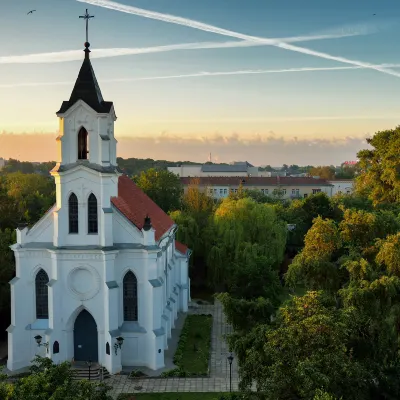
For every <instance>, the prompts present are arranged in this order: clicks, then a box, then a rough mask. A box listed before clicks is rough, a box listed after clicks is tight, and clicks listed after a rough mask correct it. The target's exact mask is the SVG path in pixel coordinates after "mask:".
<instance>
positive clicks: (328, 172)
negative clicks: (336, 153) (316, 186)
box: [309, 165, 335, 180]
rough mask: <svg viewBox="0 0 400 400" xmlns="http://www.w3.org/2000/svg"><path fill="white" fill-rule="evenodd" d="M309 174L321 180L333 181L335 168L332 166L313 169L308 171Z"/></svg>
mask: <svg viewBox="0 0 400 400" xmlns="http://www.w3.org/2000/svg"><path fill="white" fill-rule="evenodd" d="M309 173H310V175H311V176H319V177H320V178H321V179H327V180H332V179H335V167H333V166H332V165H331V166H320V167H313V168H311V169H310V171H309Z"/></svg>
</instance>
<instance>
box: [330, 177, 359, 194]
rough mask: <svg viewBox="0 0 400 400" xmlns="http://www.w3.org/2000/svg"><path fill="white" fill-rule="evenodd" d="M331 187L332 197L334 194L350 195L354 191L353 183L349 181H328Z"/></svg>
mask: <svg viewBox="0 0 400 400" xmlns="http://www.w3.org/2000/svg"><path fill="white" fill-rule="evenodd" d="M328 182H329V183H330V184H331V185H333V187H332V196H334V195H336V194H351V193H353V190H354V181H352V180H350V179H343V180H334V181H328Z"/></svg>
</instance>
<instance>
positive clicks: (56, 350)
mask: <svg viewBox="0 0 400 400" xmlns="http://www.w3.org/2000/svg"><path fill="white" fill-rule="evenodd" d="M59 352H60V345H59V343H58V342H57V340H56V341H55V342H54V343H53V354H57V353H59Z"/></svg>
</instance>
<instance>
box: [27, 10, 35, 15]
mask: <svg viewBox="0 0 400 400" xmlns="http://www.w3.org/2000/svg"><path fill="white" fill-rule="evenodd" d="M34 11H36V10H31V11H29V12H28V13H27V15H29V14H33V12H34Z"/></svg>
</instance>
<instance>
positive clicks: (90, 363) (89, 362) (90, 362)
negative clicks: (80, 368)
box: [86, 358, 92, 381]
mask: <svg viewBox="0 0 400 400" xmlns="http://www.w3.org/2000/svg"><path fill="white" fill-rule="evenodd" d="M86 364H87V365H88V367H89V381H90V368H92V360H91V359H90V358H89V361H86Z"/></svg>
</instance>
